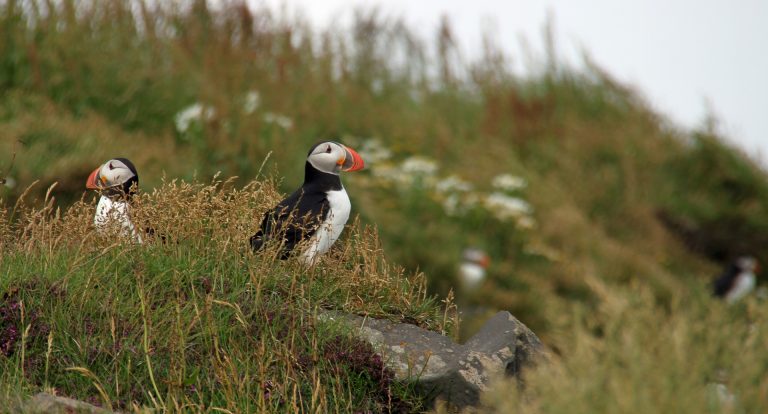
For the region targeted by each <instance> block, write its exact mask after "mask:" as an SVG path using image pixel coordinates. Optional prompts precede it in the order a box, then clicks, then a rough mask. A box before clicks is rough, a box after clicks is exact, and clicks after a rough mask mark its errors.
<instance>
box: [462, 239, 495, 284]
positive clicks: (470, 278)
mask: <svg viewBox="0 0 768 414" xmlns="http://www.w3.org/2000/svg"><path fill="white" fill-rule="evenodd" d="M462 260H463V261H462V263H461V266H459V282H460V283H461V288H462V290H463V291H464V292H471V291H473V290H475V289H477V288H478V287H479V286H480V284H481V283H482V282H483V280H485V269H487V268H488V265H489V264H490V258H489V257H488V255H487V254H486V253H485V252H484V251H482V250H480V249H477V248H468V249H465V250H464V253H463V254H462Z"/></svg>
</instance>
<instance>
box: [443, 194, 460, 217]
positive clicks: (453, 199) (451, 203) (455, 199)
mask: <svg viewBox="0 0 768 414" xmlns="http://www.w3.org/2000/svg"><path fill="white" fill-rule="evenodd" d="M459 207H460V206H459V195H458V194H451V195H449V196H448V197H446V198H445V199H444V200H443V210H445V214H447V215H449V216H456V215H458V214H459V212H460V208H459Z"/></svg>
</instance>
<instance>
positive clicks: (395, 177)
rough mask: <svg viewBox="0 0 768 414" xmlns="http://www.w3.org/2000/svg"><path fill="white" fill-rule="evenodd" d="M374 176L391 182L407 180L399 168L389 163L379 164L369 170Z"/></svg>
mask: <svg viewBox="0 0 768 414" xmlns="http://www.w3.org/2000/svg"><path fill="white" fill-rule="evenodd" d="M363 159H365V158H363ZM371 173H372V174H373V176H374V177H376V178H378V179H380V180H382V181H388V182H393V183H404V182H406V181H407V177H406V176H405V174H403V172H402V171H401V170H400V168H398V167H396V166H394V165H391V164H379V165H377V166H376V168H374V169H372V170H371Z"/></svg>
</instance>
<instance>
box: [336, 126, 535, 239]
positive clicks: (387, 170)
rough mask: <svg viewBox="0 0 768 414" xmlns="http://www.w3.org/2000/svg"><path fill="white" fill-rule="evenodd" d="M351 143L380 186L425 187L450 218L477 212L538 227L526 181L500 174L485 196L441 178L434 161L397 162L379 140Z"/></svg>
mask: <svg viewBox="0 0 768 414" xmlns="http://www.w3.org/2000/svg"><path fill="white" fill-rule="evenodd" d="M347 141H348V142H351V143H355V144H356V145H359V148H360V151H359V152H360V154H361V156H362V157H363V158H364V159H365V160H366V163H367V165H368V166H369V170H370V171H371V175H372V177H373V179H374V181H375V183H376V184H384V185H391V186H395V187H396V188H399V189H411V188H413V187H414V186H419V187H422V188H424V189H426V190H427V191H429V193H430V196H431V197H433V199H435V200H437V201H438V202H440V204H441V205H442V207H443V211H444V212H445V214H447V215H449V216H463V215H466V214H468V213H469V212H470V211H472V210H474V209H482V210H484V211H487V212H488V213H489V214H490V215H491V216H493V217H494V218H495V219H497V220H499V221H502V222H509V223H513V224H514V225H515V226H517V227H519V228H524V229H530V228H533V227H535V225H536V222H535V220H534V218H533V213H534V210H533V207H532V206H531V204H530V203H529V202H528V201H526V200H525V198H524V194H523V192H524V190H525V189H526V188H527V186H528V182H527V181H526V180H525V179H524V178H522V177H518V176H515V175H512V174H509V173H503V174H499V175H497V176H495V177H494V178H493V179H492V180H491V183H490V184H491V185H490V187H491V188H492V189H493V190H492V191H490V192H483V191H481V190H476V188H475V185H473V184H472V183H471V182H469V181H466V180H464V179H463V178H461V177H460V176H458V175H456V174H451V175H448V176H444V177H441V176H440V175H439V169H440V168H439V165H438V163H437V162H436V161H435V160H433V159H430V158H426V157H423V156H411V157H408V158H405V159H403V160H402V161H400V162H396V161H394V160H393V158H394V157H393V153H392V151H391V150H389V149H388V148H386V147H385V146H384V145H382V143H381V141H379V140H377V139H368V140H364V141H357V142H356V140H354V139H350V140H347Z"/></svg>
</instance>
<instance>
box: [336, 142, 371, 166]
mask: <svg viewBox="0 0 768 414" xmlns="http://www.w3.org/2000/svg"><path fill="white" fill-rule="evenodd" d="M342 146H343V147H344V151H345V153H346V154H345V157H344V159H343V160H339V165H341V171H357V170H362V169H363V168H364V167H365V162H363V158H362V157H360V154H358V153H357V151H355V150H353V149H352V148H349V147H348V146H346V145H342Z"/></svg>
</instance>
